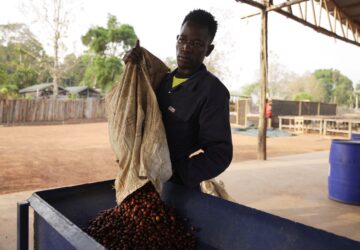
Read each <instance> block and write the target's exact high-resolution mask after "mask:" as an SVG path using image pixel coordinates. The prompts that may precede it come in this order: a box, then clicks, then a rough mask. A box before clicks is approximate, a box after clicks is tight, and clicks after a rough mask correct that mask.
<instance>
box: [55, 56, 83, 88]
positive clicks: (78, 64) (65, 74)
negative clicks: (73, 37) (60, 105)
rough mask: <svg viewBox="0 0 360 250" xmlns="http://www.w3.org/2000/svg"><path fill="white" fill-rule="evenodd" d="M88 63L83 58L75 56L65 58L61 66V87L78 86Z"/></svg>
mask: <svg viewBox="0 0 360 250" xmlns="http://www.w3.org/2000/svg"><path fill="white" fill-rule="evenodd" d="M88 64H89V62H88V61H87V60H84V58H83V56H79V57H77V56H76V55H75V54H69V55H67V56H65V58H64V63H63V64H62V65H61V71H62V79H61V85H63V86H76V85H80V84H81V82H82V80H83V78H84V74H85V71H86V68H87V66H88Z"/></svg>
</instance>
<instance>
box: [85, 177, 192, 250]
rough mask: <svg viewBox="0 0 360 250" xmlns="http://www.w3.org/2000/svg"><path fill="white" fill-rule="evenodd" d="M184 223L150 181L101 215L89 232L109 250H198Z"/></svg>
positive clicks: (92, 224) (90, 224)
mask: <svg viewBox="0 0 360 250" xmlns="http://www.w3.org/2000/svg"><path fill="white" fill-rule="evenodd" d="M185 224H186V220H184V219H182V218H180V217H179V216H178V215H177V214H176V211H175V209H174V208H172V207H169V206H167V205H166V204H165V203H164V202H163V201H162V200H161V199H160V196H159V194H158V193H157V192H156V190H155V188H154V186H153V185H152V184H151V183H150V182H149V183H147V184H146V185H144V186H143V187H142V188H140V189H138V190H137V191H135V192H134V193H132V194H131V195H129V196H128V197H127V198H126V199H125V200H124V201H123V202H122V203H121V204H120V205H118V206H116V207H114V208H111V209H108V210H105V211H103V212H101V213H100V214H99V215H98V216H97V217H96V218H95V219H94V220H92V221H91V222H90V223H89V226H88V228H87V230H86V231H87V233H88V234H89V235H90V236H92V237H93V238H94V239H95V240H96V241H98V242H99V243H100V244H102V245H103V246H104V247H106V248H107V249H110V250H112V249H189V250H190V249H195V246H196V240H195V237H194V236H193V234H192V230H188V229H187V228H186V226H185ZM192 229H193V227H192Z"/></svg>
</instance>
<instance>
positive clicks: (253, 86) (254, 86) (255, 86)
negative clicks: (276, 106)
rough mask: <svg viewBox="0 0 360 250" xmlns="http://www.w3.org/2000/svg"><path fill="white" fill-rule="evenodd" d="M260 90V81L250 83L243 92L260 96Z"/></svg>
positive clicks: (243, 93)
mask: <svg viewBox="0 0 360 250" xmlns="http://www.w3.org/2000/svg"><path fill="white" fill-rule="evenodd" d="M259 92H260V83H258V82H254V83H249V84H247V85H245V86H244V87H243V88H242V89H241V94H242V95H245V96H259Z"/></svg>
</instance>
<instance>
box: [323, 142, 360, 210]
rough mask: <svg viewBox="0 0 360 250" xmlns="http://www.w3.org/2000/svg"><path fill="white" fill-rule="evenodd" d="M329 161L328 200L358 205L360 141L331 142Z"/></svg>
mask: <svg viewBox="0 0 360 250" xmlns="http://www.w3.org/2000/svg"><path fill="white" fill-rule="evenodd" d="M329 161H330V173H329V178H328V189H329V198H330V199H333V200H336V201H340V202H345V203H350V204H357V205H360V140H358V141H356V140H355V141H348V140H333V141H332V143H331V149H330V159H329Z"/></svg>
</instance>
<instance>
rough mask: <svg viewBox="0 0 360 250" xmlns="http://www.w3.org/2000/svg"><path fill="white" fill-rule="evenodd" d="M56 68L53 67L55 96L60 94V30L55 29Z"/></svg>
mask: <svg viewBox="0 0 360 250" xmlns="http://www.w3.org/2000/svg"><path fill="white" fill-rule="evenodd" d="M54 55H55V58H54V68H53V84H54V90H53V97H54V98H56V97H57V96H58V94H59V91H58V88H59V32H58V31H55V37H54Z"/></svg>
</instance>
